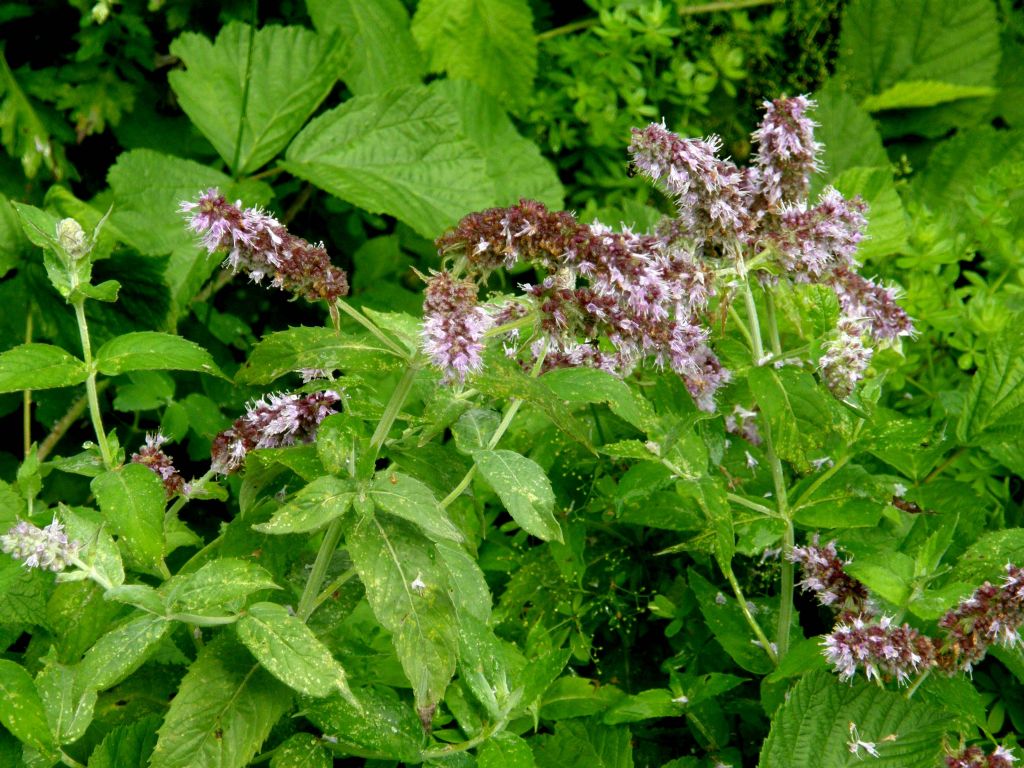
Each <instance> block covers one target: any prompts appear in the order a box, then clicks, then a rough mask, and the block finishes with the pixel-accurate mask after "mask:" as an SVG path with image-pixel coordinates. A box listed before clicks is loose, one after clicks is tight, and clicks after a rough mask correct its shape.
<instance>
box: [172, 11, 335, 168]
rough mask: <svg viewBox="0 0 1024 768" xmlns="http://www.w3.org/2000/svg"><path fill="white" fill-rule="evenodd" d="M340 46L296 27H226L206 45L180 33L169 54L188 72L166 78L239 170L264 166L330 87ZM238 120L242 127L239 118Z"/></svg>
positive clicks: (198, 37)
mask: <svg viewBox="0 0 1024 768" xmlns="http://www.w3.org/2000/svg"><path fill="white" fill-rule="evenodd" d="M340 53H341V50H340V49H339V47H338V46H337V45H336V44H335V41H334V40H332V39H331V37H329V36H327V35H317V34H316V33H314V32H310V31H309V30H307V29H304V28H302V27H298V26H291V27H278V26H266V27H262V28H261V29H258V30H256V32H255V35H252V34H251V29H250V27H248V26H247V25H245V24H240V23H237V22H232V23H229V24H227V25H226V26H224V27H223V28H222V29H221V30H220V33H219V34H218V35H217V39H216V41H214V42H213V43H211V42H210V41H209V40H207V39H206V38H205V37H204V36H203V35H199V34H195V33H192V32H185V33H184V34H182V35H180V36H179V37H178V38H177V39H176V40H175V41H174V42H173V43H171V55H173V56H177V57H178V58H180V59H181V60H182V61H183V62H184V63H185V66H186V67H187V69H186V70H180V69H179V70H175V71H173V72H170V73H169V74H168V76H167V79H168V81H169V82H170V84H171V88H173V89H174V92H175V94H176V95H177V97H178V102H179V103H180V104H181V108H182V109H183V110H184V111H185V114H187V115H188V116H189V118H190V119H191V120H192V122H193V123H194V124H195V126H196V127H197V128H198V129H199V130H200V131H201V132H202V133H203V135H204V136H206V138H208V139H209V140H210V143H211V144H213V146H214V147H215V148H216V149H217V152H218V153H219V154H220V156H221V157H222V158H223V159H224V162H226V163H227V164H228V166H229V167H231V168H232V169H233V170H234V172H235V175H236V176H243V175H245V174H247V173H251V172H252V171H255V170H256V169H258V168H260V167H261V166H263V165H264V164H265V163H266V162H267V161H268V160H270V159H272V158H273V157H274V156H275V155H277V153H278V152H280V151H281V150H282V149H284V148H285V146H286V145H287V144H288V142H289V140H290V139H291V138H292V136H294V135H295V134H296V133H297V132H298V130H299V129H300V128H301V127H302V125H303V123H305V122H306V120H307V118H309V116H310V115H312V114H313V112H314V111H315V110H316V108H317V107H318V106H319V105H320V102H322V101H323V100H324V99H325V98H326V97H327V94H328V93H330V91H331V88H332V87H333V86H334V81H335V80H336V79H337V72H338V63H339V55H340ZM240 123H241V130H239V124H240Z"/></svg>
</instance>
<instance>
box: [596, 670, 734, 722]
mask: <svg viewBox="0 0 1024 768" xmlns="http://www.w3.org/2000/svg"><path fill="white" fill-rule="evenodd" d="M737 679H738V680H740V683H742V682H743V681H742V679H740V678H737ZM738 684H739V683H737V685H738ZM683 714H684V710H683V706H682V705H681V704H679V703H677V702H675V701H673V700H672V692H671V691H668V690H666V689H664V688H655V689H653V690H649V691H641V692H640V693H637V694H635V695H633V696H627V697H626V698H624V699H622V700H621V701H619V702H616V704H615V705H614V706H613V707H612V708H611V709H609V710H608V711H607V712H605V713H604V717H603V718H602V722H604V723H605V724H606V725H620V724H622V723H637V722H640V721H641V720H651V719H654V718H658V717H680V716H682V715H683Z"/></svg>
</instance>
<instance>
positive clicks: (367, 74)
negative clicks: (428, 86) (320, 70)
mask: <svg viewBox="0 0 1024 768" xmlns="http://www.w3.org/2000/svg"><path fill="white" fill-rule="evenodd" d="M306 11H307V12H308V13H309V16H310V18H311V19H312V20H313V26H315V27H316V28H317V30H318V31H319V32H335V33H336V34H337V35H338V37H339V38H340V41H341V44H340V48H341V55H340V57H339V59H340V61H339V64H338V70H339V73H340V75H341V79H342V80H344V81H345V85H347V86H348V89H349V90H350V91H352V93H353V94H355V95H356V96H363V95H365V94H369V93H379V92H381V91H387V90H390V89H392V88H398V87H400V86H403V85H415V84H416V83H419V82H420V80H421V79H422V77H423V59H422V57H421V56H420V52H419V49H418V48H417V47H416V43H415V42H414V41H413V39H412V33H411V32H410V31H409V13H408V11H406V10H405V6H403V5H402V3H401V2H400V1H399V0H375V2H372V3H366V2H361V0H306Z"/></svg>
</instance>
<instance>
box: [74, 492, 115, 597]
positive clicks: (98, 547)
mask: <svg viewBox="0 0 1024 768" xmlns="http://www.w3.org/2000/svg"><path fill="white" fill-rule="evenodd" d="M60 519H61V522H63V523H64V527H65V529H66V531H67V536H68V539H70V540H71V541H78V542H79V543H80V544H81V545H82V550H81V552H79V555H78V557H79V559H81V560H82V561H83V562H84V563H85V564H86V565H88V566H89V567H90V568H91V569H93V570H94V571H95V572H96V573H98V574H99V575H100V576H101V577H102V578H103V579H105V580H106V581H107V582H109V583H110V584H112V585H113V586H115V587H116V586H120V585H121V584H123V583H124V565H123V564H122V563H121V553H120V552H119V551H118V549H117V544H115V543H114V539H113V537H112V536H111V535H110V532H109V531H108V530H107V529H106V526H105V525H104V522H103V518H102V517H100V515H99V514H97V513H96V512H95V511H94V510H91V509H89V510H73V509H71V508H70V507H66V506H64V507H61V510H60Z"/></svg>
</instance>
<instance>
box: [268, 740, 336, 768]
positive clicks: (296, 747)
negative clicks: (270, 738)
mask: <svg viewBox="0 0 1024 768" xmlns="http://www.w3.org/2000/svg"><path fill="white" fill-rule="evenodd" d="M332 765H334V760H333V759H332V758H331V753H330V752H328V751H327V749H326V748H325V747H324V745H323V742H322V741H321V740H320V739H318V738H317V737H316V736H314V735H313V734H312V733H296V734H294V735H292V736H289V737H288V738H287V739H286V740H285V742H284V743H283V744H281V746H279V747H278V748H277V749H275V750H274V755H273V757H271V758H270V768H331V766H332Z"/></svg>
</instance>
